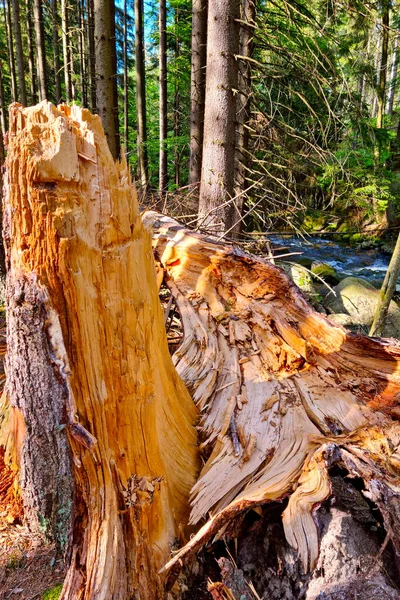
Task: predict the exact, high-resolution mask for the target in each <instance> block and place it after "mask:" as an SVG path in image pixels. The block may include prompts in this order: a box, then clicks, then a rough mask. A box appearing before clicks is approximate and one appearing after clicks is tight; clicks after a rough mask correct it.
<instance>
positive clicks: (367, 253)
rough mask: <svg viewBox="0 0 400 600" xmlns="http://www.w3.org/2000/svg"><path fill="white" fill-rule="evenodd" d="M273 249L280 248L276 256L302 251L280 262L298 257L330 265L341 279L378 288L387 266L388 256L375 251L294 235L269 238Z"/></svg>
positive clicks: (320, 238) (270, 236) (271, 236)
mask: <svg viewBox="0 0 400 600" xmlns="http://www.w3.org/2000/svg"><path fill="white" fill-rule="evenodd" d="M268 239H269V240H270V241H271V243H272V245H273V247H275V248H283V247H285V248H286V250H279V251H278V252H275V254H277V255H280V254H285V253H287V252H301V253H302V254H301V255H298V256H288V257H287V258H282V260H283V261H284V260H288V261H293V262H297V261H298V260H299V258H307V259H310V260H312V261H319V262H323V263H327V264H329V265H331V266H332V267H333V268H334V269H335V271H336V272H337V273H338V275H339V276H340V278H343V277H348V276H350V275H351V276H353V277H364V278H365V279H368V281H370V283H372V284H373V285H375V286H376V287H379V286H380V284H381V283H382V281H383V279H384V277H385V273H386V270H387V268H388V265H389V261H390V255H389V254H387V253H385V252H382V251H381V250H377V249H374V248H373V249H368V250H366V249H360V248H357V247H355V246H349V245H345V244H341V243H338V242H336V241H334V240H332V239H329V238H323V237H318V238H316V237H312V238H311V237H310V238H308V239H306V240H304V239H302V238H301V237H296V236H287V237H286V236H280V235H269V236H268Z"/></svg>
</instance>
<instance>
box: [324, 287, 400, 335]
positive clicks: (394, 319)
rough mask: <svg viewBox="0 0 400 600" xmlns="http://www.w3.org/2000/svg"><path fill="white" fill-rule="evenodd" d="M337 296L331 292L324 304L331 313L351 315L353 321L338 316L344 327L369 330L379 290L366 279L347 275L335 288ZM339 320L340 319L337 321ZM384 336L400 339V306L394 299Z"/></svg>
mask: <svg viewBox="0 0 400 600" xmlns="http://www.w3.org/2000/svg"><path fill="white" fill-rule="evenodd" d="M334 290H335V292H336V297H335V296H334V295H333V294H332V292H330V293H329V294H327V295H326V297H325V299H324V306H325V308H326V309H327V310H328V311H329V312H330V313H336V318H337V315H338V314H340V315H349V316H350V318H351V322H350V321H347V322H346V324H345V323H344V321H343V317H338V319H339V322H340V321H342V322H341V323H340V324H341V325H343V326H344V327H349V328H351V329H353V328H357V327H358V328H359V329H361V330H362V331H365V332H367V331H369V328H370V326H371V325H372V321H373V318H374V312H375V308H376V305H377V303H378V299H379V290H377V289H376V288H375V287H374V286H373V285H371V284H370V283H369V282H368V281H366V280H365V279H359V278H357V277H346V278H345V279H343V281H341V282H340V283H339V284H338V285H337V286H336V287H335V288H334ZM336 322H338V321H336ZM383 336H384V337H393V338H397V339H400V307H399V306H398V304H396V302H394V301H393V300H392V302H391V303H390V307H389V312H388V316H387V320H386V327H385V329H384V331H383Z"/></svg>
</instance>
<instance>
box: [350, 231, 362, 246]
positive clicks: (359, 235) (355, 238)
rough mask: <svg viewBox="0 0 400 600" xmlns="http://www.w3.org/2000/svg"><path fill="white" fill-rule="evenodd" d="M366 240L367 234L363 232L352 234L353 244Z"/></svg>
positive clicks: (351, 241) (351, 240)
mask: <svg viewBox="0 0 400 600" xmlns="http://www.w3.org/2000/svg"><path fill="white" fill-rule="evenodd" d="M364 240H365V235H364V234H362V233H353V235H351V236H350V243H351V244H361V242H363V241H364Z"/></svg>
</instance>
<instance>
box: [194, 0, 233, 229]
mask: <svg viewBox="0 0 400 600" xmlns="http://www.w3.org/2000/svg"><path fill="white" fill-rule="evenodd" d="M239 15H240V3H239V0H221V1H220V2H211V3H210V4H209V6H208V27H207V74H206V104H205V116H204V142H203V164H202V173H201V185H200V201H199V220H198V225H199V227H207V228H210V229H211V230H212V231H213V232H214V233H220V234H221V233H223V232H224V231H225V230H226V228H227V226H228V224H229V223H230V222H231V218H230V214H231V213H232V212H233V211H232V206H231V200H230V199H231V198H232V197H233V191H234V166H235V124H236V95H235V90H237V79H238V75H237V62H236V59H235V55H237V53H238V48H239V25H238V22H237V21H238V19H239Z"/></svg>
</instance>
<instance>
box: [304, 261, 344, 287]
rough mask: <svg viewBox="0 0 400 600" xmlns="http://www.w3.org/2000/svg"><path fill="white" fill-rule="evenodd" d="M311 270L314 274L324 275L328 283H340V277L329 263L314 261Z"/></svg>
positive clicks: (323, 277)
mask: <svg viewBox="0 0 400 600" xmlns="http://www.w3.org/2000/svg"><path fill="white" fill-rule="evenodd" d="M311 272H312V273H313V275H318V277H322V279H324V281H327V282H328V283H338V281H339V277H338V275H337V273H336V271H335V269H334V268H333V267H331V265H327V264H326V263H314V264H313V265H311Z"/></svg>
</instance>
